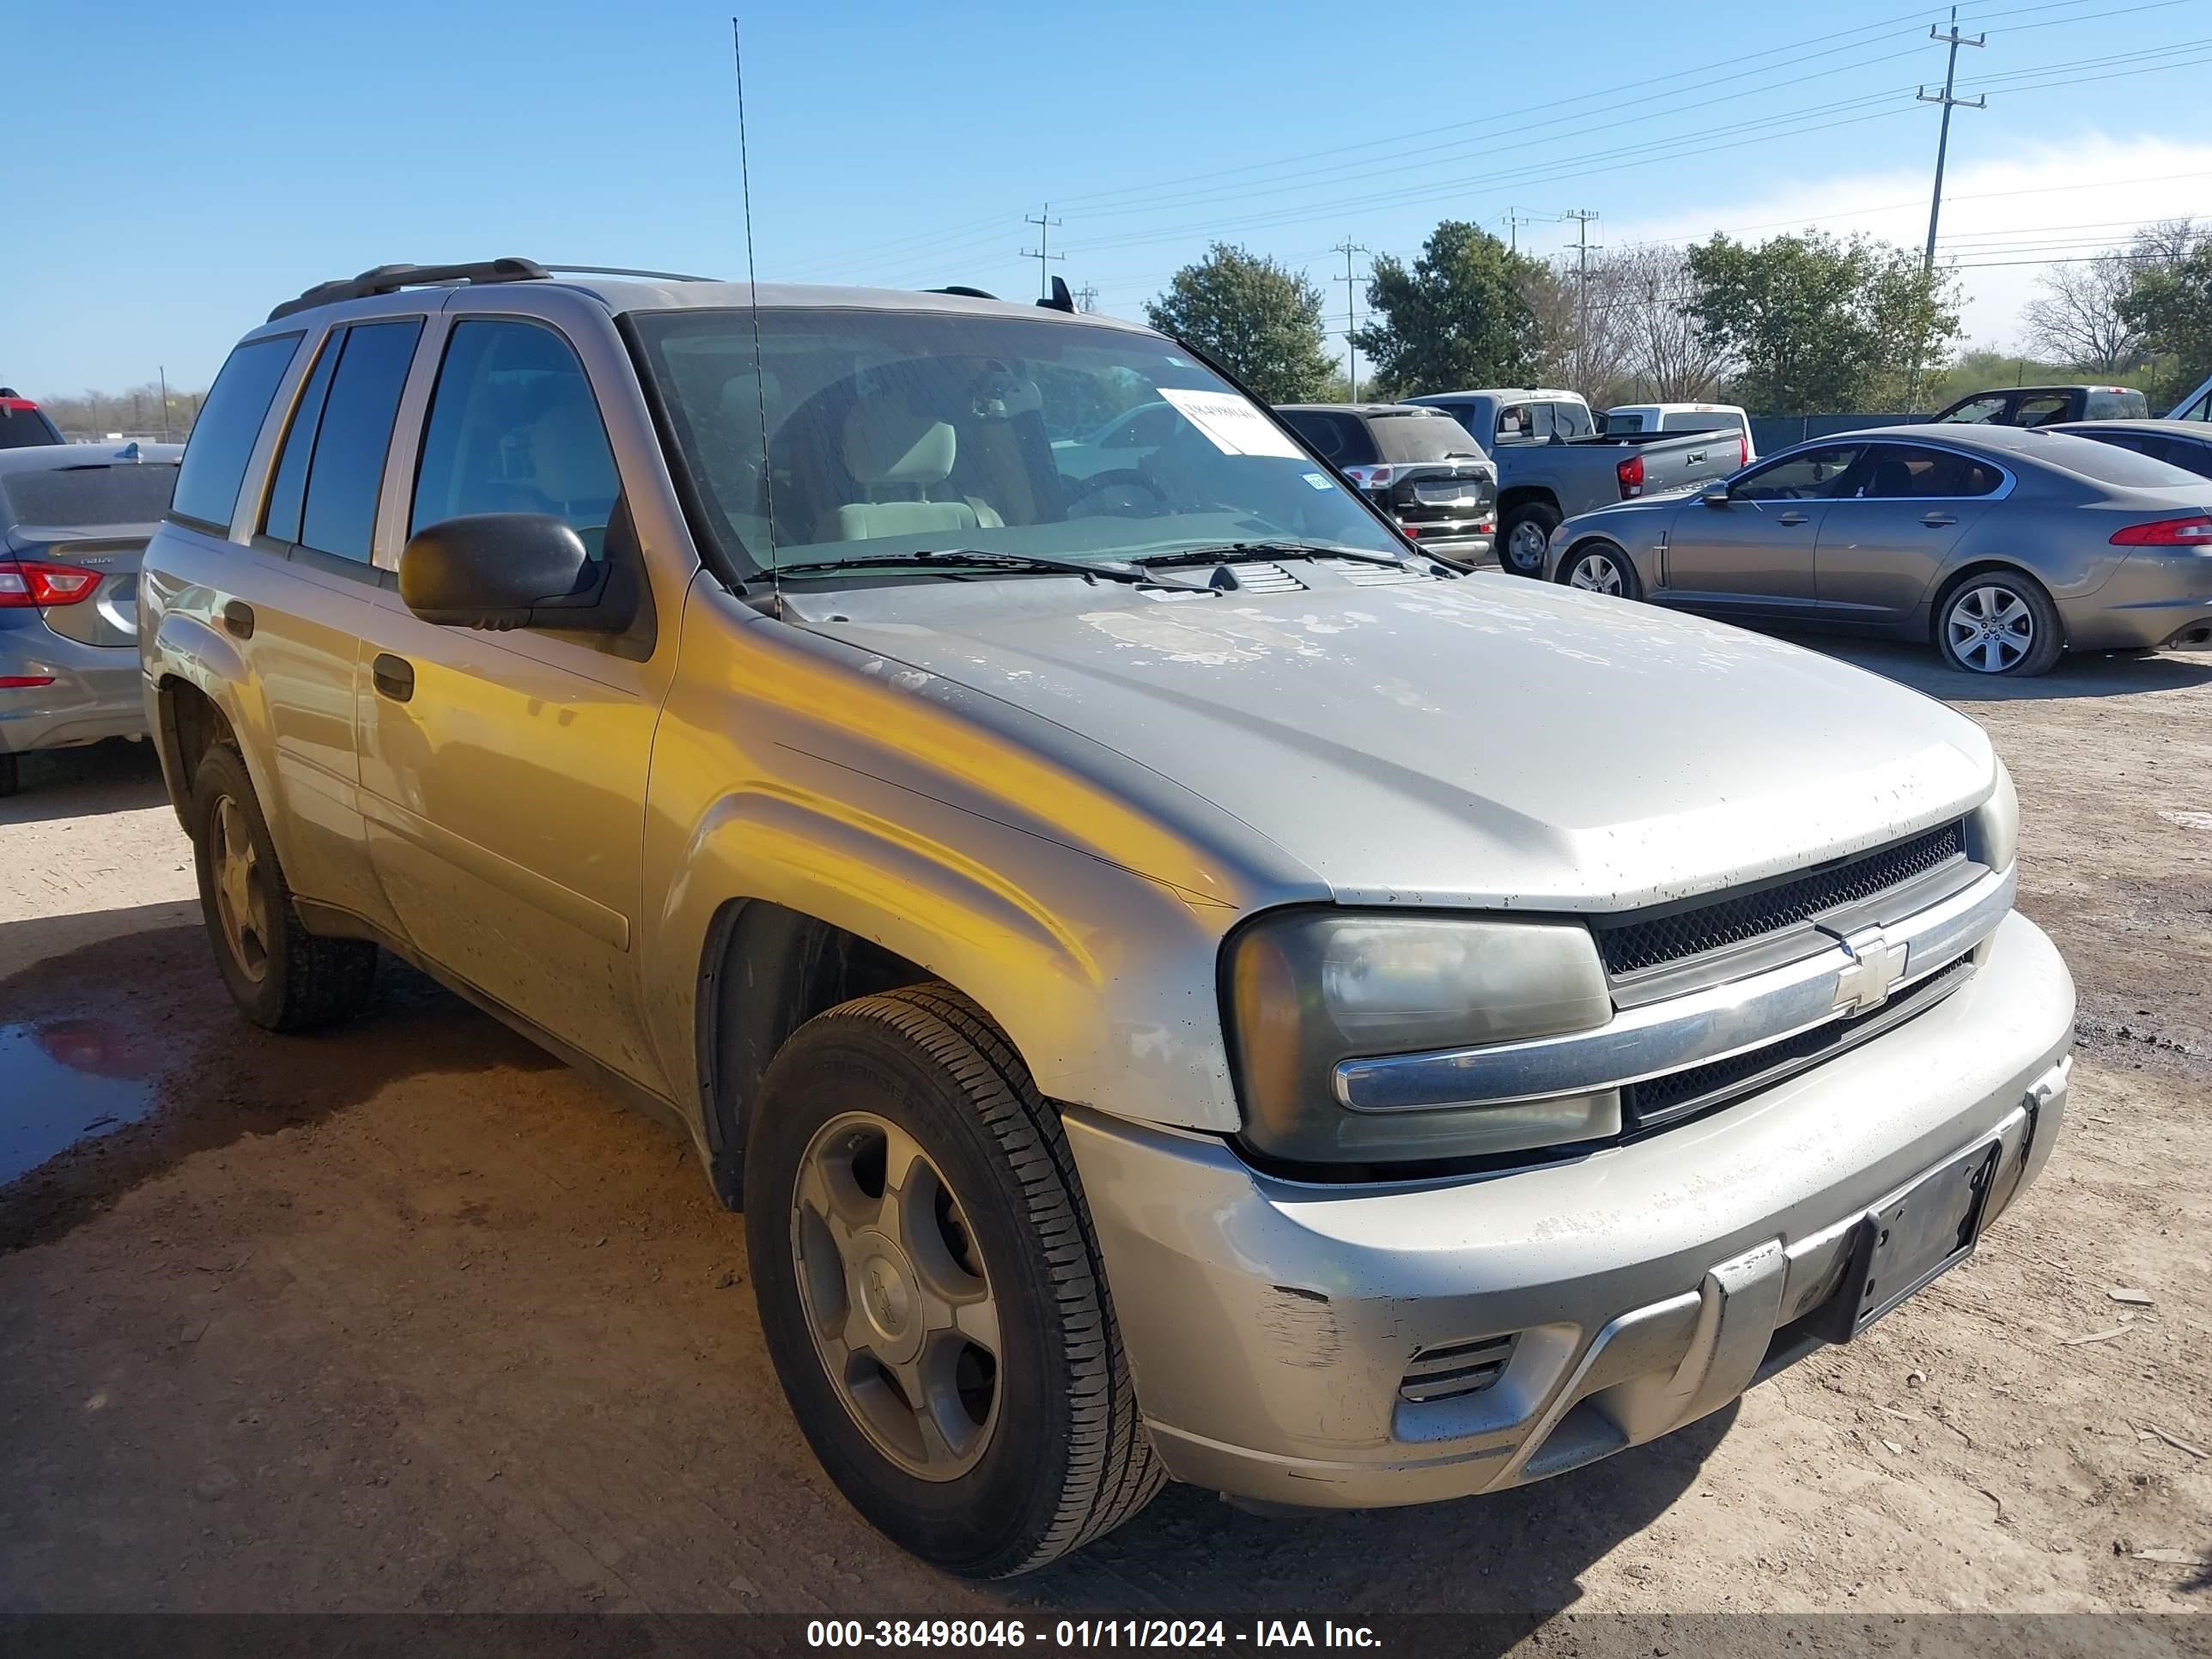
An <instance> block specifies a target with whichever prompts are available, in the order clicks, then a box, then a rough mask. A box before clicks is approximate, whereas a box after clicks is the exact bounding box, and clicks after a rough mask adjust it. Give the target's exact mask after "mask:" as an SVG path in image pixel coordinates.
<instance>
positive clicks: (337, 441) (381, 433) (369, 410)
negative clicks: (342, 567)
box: [300, 317, 422, 564]
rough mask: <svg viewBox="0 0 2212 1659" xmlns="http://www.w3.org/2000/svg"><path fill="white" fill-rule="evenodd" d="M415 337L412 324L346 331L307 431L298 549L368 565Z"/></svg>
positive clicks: (417, 323) (418, 326)
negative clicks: (310, 451)
mask: <svg viewBox="0 0 2212 1659" xmlns="http://www.w3.org/2000/svg"><path fill="white" fill-rule="evenodd" d="M421 338H422V319H421V318H419V317H410V318H407V319H404V320H402V321H398V322H390V323H356V324H355V325H353V326H352V327H351V328H349V329H348V330H347V331H346V335H345V339H344V340H343V342H342V343H341V344H342V348H343V349H341V350H340V352H339V354H338V360H337V368H336V369H335V370H334V371H333V372H332V374H331V389H330V395H329V396H328V397H327V398H325V400H324V403H323V413H322V419H321V421H320V422H319V423H318V425H317V427H316V429H315V451H314V456H313V459H312V460H311V461H310V462H309V463H308V466H307V500H306V502H305V505H304V506H303V507H302V509H301V514H300V545H301V546H302V547H309V548H313V550H315V551H317V552H319V553H329V554H331V555H333V556H337V557H338V558H341V559H353V560H357V561H358V562H361V563H362V564H367V563H368V556H369V550H370V543H371V541H372V539H373V538H374V535H375V532H376V497H377V492H378V491H379V489H380V488H381V487H382V485H383V483H384V460H385V457H386V455H388V454H389V453H391V450H392V421H393V419H394V417H395V416H398V413H399V392H400V388H401V387H403V386H405V385H406V383H407V368H408V365H409V364H410V363H411V362H414V360H415V343H416V341H417V340H419V339H421Z"/></svg>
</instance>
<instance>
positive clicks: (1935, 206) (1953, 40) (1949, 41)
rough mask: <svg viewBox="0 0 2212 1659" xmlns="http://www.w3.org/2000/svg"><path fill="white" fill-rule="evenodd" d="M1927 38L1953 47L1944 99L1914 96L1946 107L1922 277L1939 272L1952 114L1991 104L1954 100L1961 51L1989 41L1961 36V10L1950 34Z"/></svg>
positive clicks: (1922, 93) (1923, 91)
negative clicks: (1938, 236) (1939, 229)
mask: <svg viewBox="0 0 2212 1659" xmlns="http://www.w3.org/2000/svg"><path fill="white" fill-rule="evenodd" d="M1928 38H1929V40H1933V41H1935V42H1936V45H1938V46H1948V47H1950V49H1951V55H1950V58H1949V60H1948V62H1946V63H1945V64H1944V66H1943V91H1942V95H1941V96H1940V97H1935V98H1930V97H1929V95H1928V88H1925V87H1923V88H1920V90H1919V92H1918V93H1917V94H1915V96H1917V98H1918V100H1919V101H1920V102H1922V103H1923V104H1941V105H1942V106H1943V124H1942V126H1941V127H1940V128H1938V129H1937V130H1936V192H1935V195H1934V197H1932V198H1931V199H1930V200H1929V204H1928V252H1926V253H1925V254H1924V255H1923V256H1922V258H1921V261H1920V270H1921V274H1922V275H1923V276H1932V275H1934V274H1935V270H1936V221H1937V220H1938V219H1939V218H1941V217H1942V212H1943V157H1944V154H1945V152H1946V151H1948V149H1950V148H1951V112H1952V110H1953V109H1954V108H1956V107H1958V106H1961V105H1963V106H1965V107H1966V108H1967V109H1983V108H1986V107H1987V106H1988V104H1989V100H1988V99H1987V98H1985V97H1984V98H1954V97H1953V96H1952V95H1951V88H1952V85H1953V83H1954V81H1955V80H1956V78H1957V76H1958V73H1959V48H1960V47H1961V46H1985V45H1987V44H1988V39H1989V37H1988V36H1986V35H1981V34H1971V35H1969V34H1961V33H1959V9H1958V8H1957V7H1956V6H1954V7H1952V8H1951V28H1950V32H1949V33H1937V32H1936V26H1935V25H1934V24H1933V23H1930V24H1929V26H1928Z"/></svg>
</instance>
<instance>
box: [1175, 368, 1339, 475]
mask: <svg viewBox="0 0 2212 1659" xmlns="http://www.w3.org/2000/svg"><path fill="white" fill-rule="evenodd" d="M1160 396H1161V397H1163V398H1166V399H1167V400H1168V402H1170V403H1171V404H1174V405H1175V406H1176V409H1177V410H1179V411H1181V413H1182V417H1183V419H1185V420H1187V421H1188V422H1190V423H1191V424H1192V425H1193V426H1194V427H1196V428H1198V429H1199V430H1200V432H1203V433H1204V434H1205V435H1206V438H1207V440H1208V441H1211V442H1212V445H1213V447H1215V448H1216V449H1218V450H1219V451H1220V452H1221V453H1223V454H1225V455H1279V456H1282V457H1283V458H1284V459H1287V460H1293V461H1302V460H1304V459H1305V456H1304V454H1303V453H1300V452H1299V449H1298V447H1297V445H1296V444H1294V443H1292V442H1291V438H1290V435H1289V434H1288V433H1286V432H1285V431H1284V430H1283V429H1282V428H1280V427H1279V426H1277V425H1276V424H1275V423H1274V422H1273V421H1271V420H1269V419H1268V418H1267V416H1265V415H1263V414H1261V412H1260V410H1259V408H1258V406H1257V405H1255V404H1254V403H1253V402H1252V400H1251V399H1250V398H1242V397H1239V396H1238V395H1237V393H1236V392H1187V391H1184V390H1183V389H1182V388H1181V387H1179V386H1162V387H1161V388H1160Z"/></svg>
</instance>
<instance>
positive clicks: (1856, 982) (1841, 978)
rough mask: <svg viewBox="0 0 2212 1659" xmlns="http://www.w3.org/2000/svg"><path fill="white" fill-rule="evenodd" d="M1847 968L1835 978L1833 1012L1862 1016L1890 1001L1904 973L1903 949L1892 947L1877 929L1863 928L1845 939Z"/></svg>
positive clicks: (1898, 946) (1901, 946) (1901, 947)
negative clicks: (1848, 955)
mask: <svg viewBox="0 0 2212 1659" xmlns="http://www.w3.org/2000/svg"><path fill="white" fill-rule="evenodd" d="M1844 950H1845V951H1849V952H1850V958H1851V961H1850V966H1849V967H1848V968H1845V969H1844V971H1843V972H1842V973H1840V974H1838V975H1836V1012H1838V1013H1839V1014H1863V1013H1864V1012H1866V1011H1867V1010H1868V1009H1869V1008H1879V1007H1881V1005H1882V1004H1883V1003H1885V1002H1887V1001H1888V1000H1889V994H1890V992H1891V991H1892V990H1893V988H1894V987H1896V984H1897V981H1898V980H1899V977H1900V976H1901V975H1903V974H1904V972H1905V946H1904V945H1901V944H1900V945H1893V944H1891V943H1890V941H1889V940H1888V939H1887V938H1886V937H1885V936H1884V935H1883V933H1882V931H1881V928H1879V927H1862V928H1861V929H1860V930H1859V931H1858V932H1857V933H1853V934H1851V935H1850V936H1849V937H1848V938H1846V939H1844Z"/></svg>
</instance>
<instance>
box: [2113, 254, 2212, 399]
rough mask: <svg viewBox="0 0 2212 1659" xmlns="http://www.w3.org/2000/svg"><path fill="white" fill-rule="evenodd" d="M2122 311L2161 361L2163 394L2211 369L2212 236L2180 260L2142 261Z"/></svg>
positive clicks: (2176, 393) (2183, 388) (2176, 390)
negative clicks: (2162, 261)
mask: <svg viewBox="0 0 2212 1659" xmlns="http://www.w3.org/2000/svg"><path fill="white" fill-rule="evenodd" d="M2119 311H2120V315H2121V317H2122V318H2123V319H2125V320H2126V322H2127V323H2128V325H2130V327H2132V328H2134V329H2135V330H2136V331H2137V332H2138V333H2139V334H2140V335H2141V336H2142V342H2143V344H2144V345H2145V346H2146V347H2147V348H2148V349H2149V351H2150V352H2151V354H2152V355H2153V356H2154V357H2155V358H2157V359H2158V360H2160V361H2159V369H2160V375H2159V383H2158V385H2157V386H2156V387H2155V390H2156V391H2157V392H2158V393H2159V395H2160V398H2161V399H2171V398H2176V397H2179V395H2180V394H2181V393H2183V392H2186V391H2188V390H2189V389H2190V388H2191V386H2195V385H2196V384H2197V382H2198V381H2199V380H2203V378H2204V377H2205V375H2206V374H2208V373H2212V238H2205V239H2202V240H2198V241H2197V244H2196V246H2193V247H2192V248H2191V249H2190V250H2189V252H2187V253H2185V254H2184V255H2183V256H2182V257H2181V258H2178V259H2173V260H2171V261H2168V262H2166V263H2163V264H2151V263H2142V264H2138V265H2137V266H2136V271H2135V280H2134V282H2133V283H2132V284H2131V285H2130V288H2129V290H2128V293H2127V295H2126V297H2125V298H2124V299H2123V300H2122V301H2120V306H2119Z"/></svg>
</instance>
